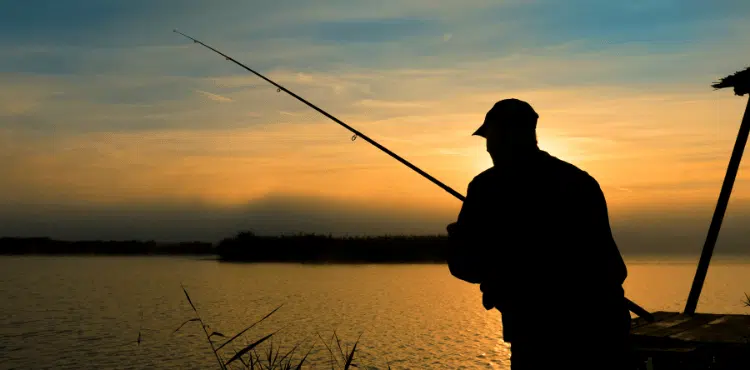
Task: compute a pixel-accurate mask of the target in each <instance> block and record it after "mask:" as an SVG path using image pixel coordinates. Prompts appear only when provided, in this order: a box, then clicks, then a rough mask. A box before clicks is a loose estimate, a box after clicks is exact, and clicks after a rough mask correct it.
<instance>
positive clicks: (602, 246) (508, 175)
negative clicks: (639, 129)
mask: <svg viewBox="0 0 750 370" xmlns="http://www.w3.org/2000/svg"><path fill="white" fill-rule="evenodd" d="M537 119H538V115H537V113H536V112H535V111H534V109H533V108H532V107H531V106H530V105H529V104H528V103H526V102H524V101H521V100H517V99H506V100H501V101H499V102H497V103H496V104H495V105H494V106H493V107H492V109H491V110H490V111H489V112H488V113H487V116H486V118H485V121H484V123H483V124H482V125H481V127H480V128H479V129H478V130H477V131H476V132H475V133H474V135H478V136H481V137H483V138H485V139H486V141H487V152H489V154H490V156H491V157H492V161H493V163H494V166H493V167H492V168H490V169H488V170H486V171H484V172H482V173H481V174H479V175H478V176H476V177H475V178H474V180H472V181H471V183H470V184H469V188H468V193H467V195H466V200H465V201H464V204H463V206H462V208H461V212H460V213H459V215H458V220H457V221H456V222H455V223H453V224H451V225H449V226H448V233H449V234H450V235H451V238H452V240H453V243H452V248H451V254H450V256H449V260H448V265H449V268H450V271H451V274H453V275H454V276H455V277H457V278H459V279H462V280H465V281H468V282H470V283H474V284H481V285H480V289H481V291H482V293H483V298H482V300H483V304H484V307H485V308H486V309H488V310H490V309H492V308H497V309H498V310H499V311H500V312H501V314H502V322H503V339H504V340H505V341H506V342H509V343H510V344H511V366H512V368H513V370H525V369H557V368H565V367H566V365H568V366H569V365H573V368H575V369H584V368H586V369H588V368H591V369H599V370H606V369H621V368H625V367H623V366H625V365H624V364H625V362H626V361H630V360H629V350H628V336H629V330H630V313H629V311H628V308H627V304H626V300H625V294H624V290H623V288H622V284H623V282H624V281H625V278H626V276H627V270H626V267H625V263H624V261H623V259H622V257H621V255H620V252H619V250H618V248H617V245H616V244H615V241H614V239H613V237H612V232H611V229H610V225H609V216H608V211H607V204H606V201H605V198H604V194H603V193H602V190H601V188H600V187H599V184H598V183H597V181H596V180H595V179H594V178H593V177H591V176H590V175H589V174H588V173H586V172H584V171H583V170H580V169H579V168H577V167H576V166H574V165H572V164H570V163H567V162H565V161H562V160H560V159H558V158H555V157H553V156H551V155H550V154H548V153H547V152H545V151H542V150H540V149H539V147H538V146H537V137H536V125H537Z"/></svg>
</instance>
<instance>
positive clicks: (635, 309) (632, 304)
mask: <svg viewBox="0 0 750 370" xmlns="http://www.w3.org/2000/svg"><path fill="white" fill-rule="evenodd" d="M173 31H174V32H176V33H179V34H180V35H182V36H185V37H186V38H188V39H190V40H192V41H193V43H196V44H201V45H203V46H204V47H205V48H207V49H209V50H211V51H213V52H214V53H216V54H219V55H221V56H223V57H224V58H225V59H226V60H228V61H230V62H232V63H234V64H236V65H238V66H240V67H242V68H244V69H245V70H247V71H248V72H250V73H252V74H254V75H256V76H258V77H260V78H262V79H263V80H265V81H266V82H268V83H270V84H271V85H273V86H276V89H277V90H276V91H278V92H281V91H283V92H285V93H287V94H289V95H291V96H292V97H294V98H295V99H297V100H299V101H301V102H302V103H304V104H305V105H307V106H308V107H310V108H312V109H315V110H316V111H318V112H319V113H320V114H322V115H324V116H326V117H328V118H330V119H331V120H333V121H334V122H336V123H338V124H339V125H341V126H343V127H344V128H346V129H347V130H349V131H351V132H352V133H353V134H354V136H352V141H354V140H356V139H357V138H358V137H361V138H362V140H364V141H367V142H368V143H370V144H372V145H373V146H375V147H376V148H378V149H380V150H382V151H383V152H385V154H388V155H389V156H391V157H393V158H394V159H395V160H397V161H399V162H401V163H402V164H404V165H405V166H406V167H409V168H411V169H412V170H414V171H415V172H416V173H418V174H420V175H422V176H423V177H424V178H426V179H427V180H430V181H432V182H433V183H434V184H435V185H437V186H439V187H441V188H442V189H443V190H445V191H447V192H448V193H449V194H451V195H453V196H454V197H456V198H457V199H458V200H460V201H462V202H463V201H465V200H466V197H464V196H463V195H462V194H461V193H459V192H457V191H455V190H453V188H451V187H450V186H448V185H446V184H444V183H443V182H442V181H440V180H438V179H436V178H434V177H432V176H431V175H430V174H428V173H427V172H424V171H422V170H421V169H420V168H419V167H417V166H415V165H413V164H411V162H409V161H407V160H406V159H403V158H401V156H399V155H398V154H396V153H394V152H392V151H390V150H389V149H388V148H386V147H384V146H382V145H380V144H379V143H378V142H376V141H375V140H372V139H370V138H369V137H367V135H365V134H363V133H361V132H359V131H357V130H356V129H354V128H353V127H351V126H349V125H347V124H346V123H344V122H342V121H341V120H340V119H338V118H336V117H334V116H332V115H331V114H330V113H328V112H326V111H324V110H323V109H320V108H318V107H317V106H316V105H315V104H313V103H310V102H309V101H307V100H305V99H304V98H302V97H301V96H299V95H297V94H295V93H293V92H291V91H289V90H288V89H287V88H285V87H284V86H281V85H279V84H278V83H276V82H274V81H272V80H271V79H269V78H268V77H266V76H264V75H262V74H260V73H258V72H256V71H255V70H253V69H252V68H250V67H248V66H246V65H244V64H242V63H240V62H238V61H237V60H236V59H234V58H232V57H230V56H229V55H226V54H224V53H222V52H220V51H218V50H216V49H214V48H212V47H210V46H208V45H206V44H204V43H203V42H201V41H199V40H197V39H195V38H193V37H190V36H188V35H186V34H184V33H182V32H180V31H178V30H173ZM625 299H626V301H627V304H628V308H629V309H630V311H632V312H634V313H635V314H637V315H638V316H640V317H643V318H645V319H646V320H648V321H653V316H652V315H651V314H650V313H649V312H648V311H646V310H645V309H644V308H642V307H641V306H639V305H637V304H636V303H635V302H633V301H631V300H629V299H627V298H625Z"/></svg>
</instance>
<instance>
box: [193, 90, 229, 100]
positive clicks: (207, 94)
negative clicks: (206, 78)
mask: <svg viewBox="0 0 750 370" xmlns="http://www.w3.org/2000/svg"><path fill="white" fill-rule="evenodd" d="M194 91H195V92H197V93H200V94H203V95H204V96H205V97H207V98H208V99H209V100H213V101H218V102H233V101H234V100H232V99H230V98H227V97H226V96H221V95H218V94H213V93H210V92H208V91H203V90H194Z"/></svg>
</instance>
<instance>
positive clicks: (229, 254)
mask: <svg viewBox="0 0 750 370" xmlns="http://www.w3.org/2000/svg"><path fill="white" fill-rule="evenodd" d="M448 246H449V239H448V236H447V235H434V236H429V235H428V236H374V237H332V236H325V235H315V234H303V235H292V236H257V235H254V234H252V233H247V232H244V233H239V234H237V236H235V237H232V238H226V239H223V240H221V241H220V242H218V243H209V242H199V241H191V242H176V243H160V242H155V241H139V240H125V241H113V240H109V241H107V240H89V241H65V240H55V239H51V238H47V237H31V238H16V237H4V238H0V256H60V257H63V256H92V257H93V256H186V257H188V256H195V257H207V259H209V257H210V259H215V260H216V261H220V262H243V263H290V264H306V265H364V264H445V263H446V256H447V250H448ZM623 257H624V258H625V259H626V260H628V262H629V263H649V264H652V263H667V264H669V263H697V261H698V258H699V255H697V254H691V253H680V254H674V253H673V254H645V253H641V254H627V253H623ZM740 260H748V262H750V254H738V253H735V254H722V253H717V254H716V255H714V256H713V258H712V261H715V262H728V263H732V262H742V261H740Z"/></svg>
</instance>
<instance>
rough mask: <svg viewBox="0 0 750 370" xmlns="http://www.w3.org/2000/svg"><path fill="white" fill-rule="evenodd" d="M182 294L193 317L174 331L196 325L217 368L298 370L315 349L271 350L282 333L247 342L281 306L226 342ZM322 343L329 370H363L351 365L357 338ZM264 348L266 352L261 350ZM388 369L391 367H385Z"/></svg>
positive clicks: (336, 337)
mask: <svg viewBox="0 0 750 370" xmlns="http://www.w3.org/2000/svg"><path fill="white" fill-rule="evenodd" d="M182 291H183V292H184V293H185V298H186V299H187V301H188V303H189V304H190V307H191V308H192V309H193V312H194V313H195V316H194V317H192V318H190V319H188V320H186V321H185V322H183V323H182V324H181V325H180V326H179V327H178V328H177V329H176V330H175V331H174V332H175V333H176V332H178V331H180V330H182V329H183V327H185V326H186V325H188V324H190V323H192V322H195V323H198V324H199V325H200V327H201V329H202V331H203V333H204V335H205V338H206V344H207V345H208V346H209V347H210V348H211V352H212V353H213V355H214V357H215V358H216V363H217V366H218V367H219V369H222V370H225V369H230V368H242V369H247V370H301V369H303V368H304V367H303V366H304V365H306V364H307V362H309V361H307V359H308V357H309V355H310V353H311V352H312V350H313V348H314V344H313V345H311V346H310V348H309V349H308V350H307V351H304V354H303V352H302V351H300V348H301V345H300V344H298V345H296V346H294V347H292V349H290V350H288V351H282V350H281V348H279V347H274V346H273V342H271V340H272V338H273V337H274V336H275V335H276V334H277V333H278V332H279V331H281V330H276V331H274V332H271V333H268V334H266V335H264V336H263V337H261V338H255V339H251V340H247V339H246V338H245V336H244V335H245V334H246V333H247V332H248V331H249V330H250V329H252V328H254V327H255V326H257V325H258V324H260V323H261V322H263V321H264V320H266V319H267V318H269V317H270V316H271V315H273V314H274V313H276V311H278V310H279V309H280V308H281V306H279V307H277V308H276V309H274V310H273V311H271V312H270V313H268V314H267V315H265V316H263V317H262V318H261V319H260V320H258V321H256V322H254V323H252V324H251V325H249V326H248V327H246V328H244V329H242V330H241V331H239V332H238V333H237V334H235V335H233V336H232V337H231V338H229V339H226V338H227V336H226V335H224V334H222V333H220V332H218V331H214V330H212V329H211V327H210V326H209V325H208V324H207V323H205V322H204V321H203V319H202V318H201V315H200V313H199V312H198V310H197V309H196V308H195V305H194V304H193V301H192V299H191V298H190V295H189V294H188V292H187V289H185V287H184V286H183V287H182ZM318 337H319V338H320V340H321V342H322V344H323V345H324V346H325V348H326V350H327V351H328V353H329V354H330V357H329V359H330V361H329V363H328V364H327V365H328V366H327V367H328V368H331V369H332V370H333V369H337V368H338V369H341V370H349V369H351V368H355V367H356V368H364V367H363V366H361V365H358V364H356V363H355V362H354V356H355V353H356V351H357V344H358V343H359V338H358V339H357V341H356V342H354V345H353V346H352V348H351V349H349V348H348V346H347V345H344V346H342V341H341V339H339V337H338V335H337V334H336V332H334V333H333V336H332V337H331V340H329V341H328V342H326V341H325V340H324V339H323V337H322V336H320V335H318ZM140 340H141V334H140V333H139V334H138V341H139V343H140ZM241 341H243V342H244V343H246V344H244V345H243V346H242V348H241V349H239V350H237V349H236V347H234V346H233V347H229V345H230V344H232V343H234V344H235V345H236V344H237V343H240V342H241ZM264 348H265V349H264ZM387 368H388V369H389V370H390V368H391V367H390V365H388V366H387Z"/></svg>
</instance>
